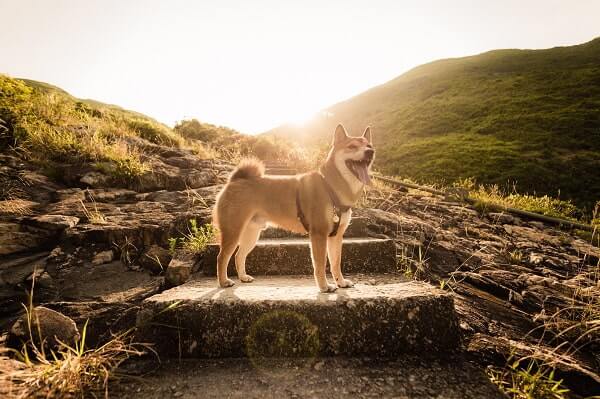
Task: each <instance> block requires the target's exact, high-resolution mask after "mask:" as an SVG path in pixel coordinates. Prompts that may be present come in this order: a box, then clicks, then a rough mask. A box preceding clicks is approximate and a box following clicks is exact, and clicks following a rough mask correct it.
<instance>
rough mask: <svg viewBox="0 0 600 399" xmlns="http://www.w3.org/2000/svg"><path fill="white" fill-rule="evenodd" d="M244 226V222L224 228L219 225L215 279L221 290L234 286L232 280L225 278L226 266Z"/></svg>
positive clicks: (221, 224)
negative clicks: (219, 241)
mask: <svg viewBox="0 0 600 399" xmlns="http://www.w3.org/2000/svg"><path fill="white" fill-rule="evenodd" d="M234 220H235V219H234ZM246 224H247V222H246V221H243V223H240V222H238V223H232V224H229V225H225V226H224V225H223V223H222V222H221V223H220V226H219V227H220V230H221V231H220V233H221V234H220V235H221V246H220V248H219V255H218V256H217V277H218V279H219V285H220V286H221V287H222V288H227V287H231V286H232V285H234V284H235V283H234V281H233V280H231V279H229V278H227V266H228V265H229V260H230V259H231V256H232V255H233V252H234V251H235V249H236V248H237V246H238V243H239V241H240V232H241V231H243V230H244V228H245V225H246Z"/></svg>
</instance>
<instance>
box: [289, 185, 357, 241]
mask: <svg viewBox="0 0 600 399" xmlns="http://www.w3.org/2000/svg"><path fill="white" fill-rule="evenodd" d="M319 176H321V179H322V180H323V184H324V185H325V190H327V194H329V199H330V200H331V204H332V205H333V216H332V220H333V230H331V233H329V237H333V236H335V235H337V232H338V229H339V228H340V222H341V221H342V215H343V214H344V213H346V212H348V210H350V208H351V207H350V206H346V205H342V203H341V201H340V198H339V197H338V196H337V194H336V193H335V191H334V190H333V188H331V186H330V185H329V183H328V182H327V179H325V176H323V175H322V174H320V173H319ZM296 211H297V215H298V220H300V223H302V226H303V227H304V229H305V230H306V232H307V233H308V232H310V230H309V226H308V221H307V220H306V215H304V212H302V207H301V206H300V190H298V189H297V190H296Z"/></svg>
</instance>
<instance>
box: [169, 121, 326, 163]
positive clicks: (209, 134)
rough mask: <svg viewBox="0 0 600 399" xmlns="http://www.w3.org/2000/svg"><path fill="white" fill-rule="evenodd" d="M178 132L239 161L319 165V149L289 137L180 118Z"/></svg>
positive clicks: (215, 151) (222, 156)
mask: <svg viewBox="0 0 600 399" xmlns="http://www.w3.org/2000/svg"><path fill="white" fill-rule="evenodd" d="M174 130H175V132H177V133H179V134H180V135H181V136H182V137H184V138H186V139H188V140H198V141H201V142H202V143H203V144H204V145H205V146H207V147H209V148H210V149H211V150H212V151H213V152H214V153H215V154H216V155H217V156H219V157H221V158H224V159H227V160H231V161H232V162H234V163H236V162H238V161H239V160H240V159H242V158H245V157H256V158H258V159H261V160H263V161H271V162H282V163H287V164H290V165H294V166H296V167H297V168H299V169H300V170H308V169H310V168H313V167H314V166H315V165H314V163H315V157H317V156H319V152H318V151H316V152H315V151H313V150H312V149H311V150H304V149H302V148H300V147H299V146H298V145H295V144H292V143H291V142H290V141H289V140H287V139H282V138H277V137H268V136H248V135H244V134H240V133H239V132H237V131H235V130H232V129H229V128H226V127H222V126H215V125H211V124H207V123H201V122H199V121H198V120H196V119H191V120H184V121H181V122H179V123H178V124H177V125H176V126H175V128H174Z"/></svg>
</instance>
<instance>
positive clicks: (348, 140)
mask: <svg viewBox="0 0 600 399" xmlns="http://www.w3.org/2000/svg"><path fill="white" fill-rule="evenodd" d="M331 155H332V156H333V157H334V159H335V160H336V165H338V167H340V166H342V165H344V166H345V167H346V168H348V170H349V171H350V172H351V173H352V175H354V177H356V179H358V180H359V181H360V182H361V183H362V184H371V177H370V176H369V171H370V169H371V165H372V164H373V160H374V159H375V149H374V148H373V144H372V140H371V128H370V127H367V128H366V129H365V132H364V133H363V135H362V136H361V137H352V136H348V134H347V133H346V129H344V127H343V126H342V125H341V124H340V125H338V126H337V127H336V129H335V133H334V135H333V147H332V149H331Z"/></svg>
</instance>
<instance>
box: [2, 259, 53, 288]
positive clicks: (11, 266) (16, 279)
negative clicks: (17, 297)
mask: <svg viewBox="0 0 600 399" xmlns="http://www.w3.org/2000/svg"><path fill="white" fill-rule="evenodd" d="M47 256H48V252H40V253H37V254H33V255H29V256H25V257H20V258H16V259H12V260H10V261H5V262H0V279H1V280H2V281H4V282H5V283H6V284H9V285H12V286H17V285H19V284H21V283H23V282H24V281H25V280H26V279H27V278H28V277H29V276H31V274H32V273H33V272H34V271H36V272H37V273H42V272H43V271H44V270H45V268H46V258H47Z"/></svg>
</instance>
